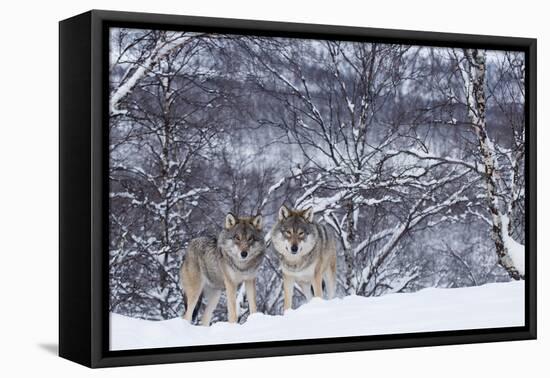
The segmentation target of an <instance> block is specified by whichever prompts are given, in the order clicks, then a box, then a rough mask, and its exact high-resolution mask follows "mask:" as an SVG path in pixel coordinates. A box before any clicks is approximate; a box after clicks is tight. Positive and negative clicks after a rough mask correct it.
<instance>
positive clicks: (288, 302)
mask: <svg viewBox="0 0 550 378" xmlns="http://www.w3.org/2000/svg"><path fill="white" fill-rule="evenodd" d="M283 290H284V294H285V296H284V303H283V310H284V311H286V310H288V309H289V308H292V292H293V291H294V278H292V277H290V276H288V275H286V274H283Z"/></svg>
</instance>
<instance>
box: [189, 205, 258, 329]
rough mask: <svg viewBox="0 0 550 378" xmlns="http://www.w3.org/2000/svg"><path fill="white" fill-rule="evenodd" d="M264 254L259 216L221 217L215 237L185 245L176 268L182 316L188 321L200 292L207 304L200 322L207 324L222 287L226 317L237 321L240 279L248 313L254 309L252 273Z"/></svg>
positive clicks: (254, 288) (255, 272) (253, 274)
mask: <svg viewBox="0 0 550 378" xmlns="http://www.w3.org/2000/svg"><path fill="white" fill-rule="evenodd" d="M264 255H265V242H264V234H263V232H262V216H261V215H257V216H255V217H251V218H239V217H237V216H235V215H233V214H231V213H229V214H227V216H226V217H225V222H224V227H223V230H222V231H221V232H220V233H219V235H218V237H217V238H215V237H199V238H196V239H193V240H192V241H191V243H190V244H189V247H188V249H187V253H186V255H185V259H184V261H183V264H182V266H181V270H180V280H181V284H182V287H183V292H184V294H185V296H186V297H187V306H186V311H185V314H184V316H183V317H184V319H186V320H187V321H191V319H192V316H193V310H194V309H195V306H196V304H197V301H198V299H199V297H200V295H201V293H203V294H204V295H203V297H205V298H206V301H207V304H206V307H205V310H204V313H203V315H202V319H201V324H202V325H205V326H208V325H209V324H210V319H211V317H212V312H213V311H214V309H215V308H216V306H217V304H218V301H219V299H220V296H221V293H222V291H223V290H225V292H226V296H227V310H228V320H229V322H231V323H235V322H237V303H236V302H237V289H238V287H239V286H240V285H241V284H242V283H243V282H244V283H245V289H246V297H247V299H248V303H249V309H250V313H254V312H256V275H257V273H258V269H259V268H260V265H261V263H262V260H263V258H264Z"/></svg>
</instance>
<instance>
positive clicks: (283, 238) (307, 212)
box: [271, 205, 318, 259]
mask: <svg viewBox="0 0 550 378" xmlns="http://www.w3.org/2000/svg"><path fill="white" fill-rule="evenodd" d="M317 238H318V234H317V228H316V227H315V224H314V223H313V209H312V208H311V207H310V208H307V209H302V210H291V209H289V208H287V207H286V206H284V205H283V206H281V208H280V209H279V219H278V221H277V223H276V224H275V226H274V227H273V230H272V233H271V240H272V242H273V245H274V247H275V249H277V251H278V252H279V253H281V254H283V256H285V257H287V258H289V259H294V258H299V257H300V256H303V255H305V254H307V253H309V252H310V251H311V250H312V249H313V247H314V246H315V243H316V241H317Z"/></svg>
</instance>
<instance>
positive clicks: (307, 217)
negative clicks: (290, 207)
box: [302, 207, 313, 223]
mask: <svg viewBox="0 0 550 378" xmlns="http://www.w3.org/2000/svg"><path fill="white" fill-rule="evenodd" d="M302 217H303V218H304V219H305V220H306V221H308V222H310V223H311V222H313V207H308V208H307V209H305V210H304V211H303V212H302Z"/></svg>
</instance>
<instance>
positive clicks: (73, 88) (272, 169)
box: [59, 10, 536, 367]
mask: <svg viewBox="0 0 550 378" xmlns="http://www.w3.org/2000/svg"><path fill="white" fill-rule="evenodd" d="M59 70H60V109H59V114H60V121H59V122H60V194H59V196H60V249H59V253H60V257H59V261H60V269H59V297H60V301H59V303H60V307H59V353H60V355H61V356H62V357H65V358H67V359H70V360H73V361H75V362H78V363H81V364H84V365H86V366H90V367H106V366H117V365H135V364H154V363H166V362H183V361H199V360H214V359H228V358H242V357H263V356H275V355H291V354H305V353H325V352H343V351H352V350H368V349H380V348H397V347H399V348H401V347H414V346H428V345H444V344H456V343H474V342H489V341H505V340H524V339H532V338H535V337H536V192H535V190H536V177H535V172H536V167H535V157H536V152H535V147H536V128H535V125H536V118H535V116H536V40H534V39H526V38H512V37H495V36H481V35H465V34H443V33H432V32H415V31H403V30H383V29H370V28H355V27H342V26H327V25H306V24H292V23H279V22H264V21H247V20H232V19H214V18H202V17H187V16H174V15H158V14H142V13H123V12H111V11H96V10H94V11H90V12H87V13H84V14H82V15H79V16H75V17H73V18H70V19H67V20H64V21H61V22H60V65H59Z"/></svg>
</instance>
